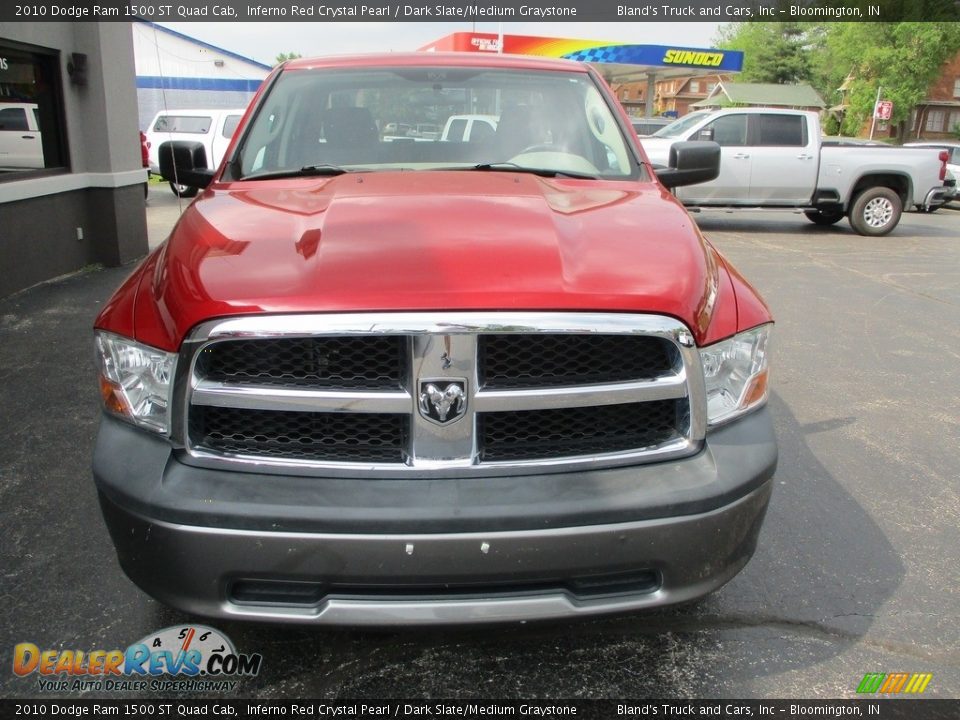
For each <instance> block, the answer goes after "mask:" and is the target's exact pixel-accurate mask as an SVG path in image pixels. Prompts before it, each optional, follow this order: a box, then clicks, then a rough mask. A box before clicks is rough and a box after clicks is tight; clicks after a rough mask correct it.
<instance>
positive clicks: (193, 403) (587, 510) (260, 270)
mask: <svg viewBox="0 0 960 720" xmlns="http://www.w3.org/2000/svg"><path fill="white" fill-rule="evenodd" d="M437 108H445V110H444V111H443V112H444V114H439V111H438V110H437ZM474 114H475V115H476V116H477V117H486V118H492V119H491V121H490V122H489V123H488V125H489V126H490V127H489V128H488V129H489V130H490V132H485V133H475V134H471V135H469V136H467V135H466V134H463V133H461V134H454V135H453V136H451V134H449V133H448V136H447V139H445V140H444V139H441V138H440V137H439V136H438V135H439V133H435V134H434V135H435V136H434V137H432V138H424V137H405V136H401V135H400V134H399V133H397V132H396V131H397V129H398V128H400V127H401V126H402V125H406V126H409V127H427V126H429V127H435V128H438V129H439V128H442V127H444V126H445V125H446V120H447V119H448V116H449V117H453V116H464V115H474ZM388 128H390V129H391V130H392V131H393V132H389V131H388V130H387V129H388ZM205 152H206V151H205V148H204V145H203V144H202V143H200V142H168V143H163V144H162V145H161V147H160V168H161V172H162V174H163V175H164V177H165V178H167V179H168V180H170V179H173V178H174V168H176V178H177V182H179V183H184V184H187V185H191V186H194V187H199V188H202V190H201V192H200V194H199V196H198V197H197V199H196V200H195V201H194V202H193V203H192V204H191V205H190V206H189V207H188V208H187V209H186V211H185V212H184V213H183V215H182V216H181V218H180V220H179V221H178V223H177V225H176V226H175V228H174V229H173V231H172V233H171V235H170V237H169V238H168V239H167V241H166V242H164V243H163V244H161V245H160V246H159V247H158V248H157V249H156V250H155V251H153V252H152V253H151V254H150V255H149V256H148V258H147V259H146V260H145V261H144V263H143V264H142V265H141V266H140V267H139V268H138V269H137V271H135V272H134V273H133V275H132V276H131V277H130V278H129V279H128V280H127V281H126V282H125V283H124V285H123V286H122V287H121V288H120V289H119V290H118V291H117V292H116V294H115V295H114V296H113V298H112V299H111V300H110V302H109V304H108V305H107V306H106V307H105V309H104V310H103V312H102V313H101V314H100V316H99V318H98V319H97V321H96V332H95V339H96V347H97V354H98V357H99V371H100V379H99V382H100V390H101V395H102V398H103V405H104V413H103V417H102V421H101V425H100V430H99V435H98V439H97V444H96V450H95V456H94V466H93V469H94V476H95V480H96V486H97V489H98V491H99V497H100V502H101V506H102V509H103V514H104V517H105V519H106V522H107V525H108V527H109V529H110V533H111V535H112V538H113V541H114V544H115V545H116V549H117V553H118V555H119V559H120V564H121V565H122V567H123V569H124V570H125V571H126V573H127V575H128V576H129V577H130V578H131V579H132V580H133V581H134V582H136V583H137V584H138V585H139V586H140V587H141V588H143V589H144V590H145V591H146V592H148V593H150V594H151V595H153V596H154V597H156V598H158V599H159V600H161V601H163V602H165V603H167V604H169V605H172V606H174V607H178V608H182V609H184V610H186V611H190V612H196V613H199V614H202V615H206V616H213V617H221V618H234V619H252V620H259V621H273V622H303V623H315V624H343V625H387V624H403V623H409V624H442V623H462V622H511V621H524V620H533V619H543V618H567V617H575V616H588V615H595V614H601V613H611V612H623V611H629V610H637V609H642V608H650V607H656V606H662V605H667V604H672V603H679V602H684V601H688V600H691V599H694V598H697V597H700V596H702V595H704V594H706V593H709V592H711V591H713V590H716V589H717V588H719V587H720V586H722V585H723V584H724V583H726V582H727V581H728V580H730V579H731V578H732V577H733V576H734V575H735V574H736V573H737V572H739V571H740V569H741V568H743V566H744V565H745V564H746V563H747V561H748V560H749V558H750V556H751V555H752V553H753V551H754V548H755V545H756V541H757V535H758V533H759V530H760V526H761V523H762V520H763V517H764V513H765V511H766V508H767V504H768V500H769V498H770V492H771V484H772V483H771V476H772V475H773V472H774V469H775V466H776V462H777V449H776V444H775V441H774V436H773V430H772V424H771V419H770V415H769V413H768V410H767V409H766V406H765V402H766V398H767V383H768V343H769V339H770V332H771V327H772V319H771V316H770V313H769V311H768V309H767V307H766V306H765V305H764V303H763V301H762V300H761V299H760V297H759V296H758V294H757V293H756V291H755V290H754V289H753V288H751V286H750V285H749V284H748V282H747V281H746V280H745V279H744V278H743V277H742V276H741V275H740V274H739V273H738V272H737V271H736V270H735V269H734V268H733V267H732V266H731V265H730V263H729V262H728V261H727V260H726V259H725V258H724V257H723V256H722V255H720V253H719V252H717V250H716V249H715V248H714V247H713V246H712V245H711V244H710V242H709V241H708V240H707V239H706V238H705V237H704V236H703V235H702V234H701V232H700V231H699V229H698V228H697V226H696V224H695V223H694V222H693V221H692V220H691V218H690V216H689V215H688V213H687V211H686V210H685V209H684V207H683V206H682V205H681V203H680V202H678V201H677V199H676V198H675V197H674V196H673V195H672V194H671V192H670V189H671V188H674V187H680V186H684V185H688V184H691V183H699V182H703V181H705V180H709V179H711V178H713V177H715V176H716V175H717V173H718V172H719V157H720V148H719V147H718V146H717V144H716V143H714V142H709V141H693V142H677V143H674V144H673V145H672V148H671V150H670V155H669V157H668V158H667V162H666V163H665V165H666V166H665V167H663V168H659V169H655V168H654V167H653V166H652V165H651V163H650V162H649V161H648V160H647V158H646V156H645V155H644V153H643V151H642V149H641V148H640V147H639V146H638V145H637V144H636V140H635V136H634V135H633V133H632V131H631V130H630V125H629V120H628V118H627V117H626V115H625V114H624V112H623V110H622V109H621V108H620V106H619V104H618V103H617V101H616V99H615V98H614V97H613V96H612V95H611V93H610V91H609V89H608V88H607V86H606V84H605V83H604V82H603V80H602V79H601V78H600V77H599V76H598V75H597V74H596V73H595V72H594V71H593V70H592V69H591V68H590V67H589V66H587V65H583V64H578V63H573V62H567V61H558V60H545V59H539V58H521V57H509V56H496V55H494V56H490V55H471V54H442V53H417V54H391V55H380V56H356V57H341V58H334V59H313V60H305V59H304V60H294V61H290V62H288V63H286V64H285V65H282V66H280V67H279V68H277V69H276V70H275V71H274V72H273V74H272V75H271V76H270V77H269V78H268V79H267V80H266V81H265V82H264V84H263V87H262V89H261V91H260V93H259V94H258V96H257V97H256V98H255V99H254V101H253V103H252V104H251V106H250V108H249V110H248V111H247V114H246V116H245V117H244V119H243V120H242V121H241V122H240V125H239V128H238V129H237V132H236V133H235V134H234V136H233V139H232V141H231V144H230V147H229V148H228V150H227V151H226V154H225V157H224V160H223V162H222V163H221V164H220V166H219V167H218V168H217V169H216V170H210V169H208V165H207V158H206V156H205Z"/></svg>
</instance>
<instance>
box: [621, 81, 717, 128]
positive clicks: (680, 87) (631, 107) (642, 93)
mask: <svg viewBox="0 0 960 720" xmlns="http://www.w3.org/2000/svg"><path fill="white" fill-rule="evenodd" d="M730 77H732V76H731V75H729V74H726V73H720V74H717V75H696V76H687V77H673V78H665V79H663V80H658V81H657V82H656V85H655V88H656V89H655V91H654V93H655V94H654V99H653V100H654V105H653V112H652V114H653V115H664V114H666V115H669V116H671V117H682V116H684V115H686V114H687V113H688V112H690V105H691V104H693V103H695V102H697V101H699V100H703V99H704V98H706V97H707V96H708V95H709V94H710V93H711V92H712V91H713V89H714V88H715V87H716V86H717V84H718V83H719V82H721V81H722V80H729V79H730ZM612 88H613V90H614V92H616V94H617V97H618V98H619V99H620V103H621V104H622V105H623V107H624V108H625V109H626V111H627V113H628V114H630V115H632V116H635V117H642V116H643V115H645V114H646V107H647V98H646V93H647V83H646V81H640V82H626V83H614V84H613V85H612Z"/></svg>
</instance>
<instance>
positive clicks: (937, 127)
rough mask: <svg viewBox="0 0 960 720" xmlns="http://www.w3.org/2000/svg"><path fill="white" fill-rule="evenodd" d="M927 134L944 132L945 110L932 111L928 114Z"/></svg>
mask: <svg viewBox="0 0 960 720" xmlns="http://www.w3.org/2000/svg"><path fill="white" fill-rule="evenodd" d="M926 130H927V132H943V110H931V111H930V112H929V113H928V114H927V127H926Z"/></svg>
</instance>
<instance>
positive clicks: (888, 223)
mask: <svg viewBox="0 0 960 720" xmlns="http://www.w3.org/2000/svg"><path fill="white" fill-rule="evenodd" d="M902 213H903V203H902V202H900V196H899V195H897V194H896V193H895V192H894V191H893V190H891V189H890V188H887V187H871V188H867V189H866V190H864V191H863V192H861V193H860V194H859V195H857V199H856V200H854V201H853V206H852V207H851V208H850V226H851V227H852V228H853V229H854V230H856V231H857V232H858V233H859V234H860V235H873V236H879V235H886V234H887V233H888V232H890V231H891V230H893V229H894V228H895V227H896V226H897V223H899V222H900V215H901V214H902Z"/></svg>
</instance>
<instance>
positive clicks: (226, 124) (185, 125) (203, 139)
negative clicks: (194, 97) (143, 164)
mask: <svg viewBox="0 0 960 720" xmlns="http://www.w3.org/2000/svg"><path fill="white" fill-rule="evenodd" d="M245 112H246V109H245V108H235V109H227V110H224V109H222V108H221V109H215V110H170V111H162V112H159V113H157V116H156V117H155V118H154V119H153V122H151V123H150V127H149V129H148V130H147V133H146V135H147V148H148V151H149V153H150V172H151V173H154V174H159V173H160V160H159V155H158V152H159V150H160V145H162V144H163V143H165V142H167V141H168V140H193V141H196V142H200V143H203V148H204V150H205V151H206V155H207V161H208V162H209V163H210V166H209V169H211V170H213V169H214V168H215V167H217V166H218V165H219V164H220V160H222V159H223V155H224V153H225V152H226V151H227V148H228V147H229V146H230V140H231V138H232V137H233V131H234V130H236V129H237V125H239V124H240V118H242V117H243V114H244V113H245ZM170 189H171V190H172V191H173V193H174V194H175V195H179V196H180V197H193V196H194V195H196V194H197V188H195V187H190V186H189V185H182V184H180V185H178V184H177V183H175V182H172V181H171V182H170Z"/></svg>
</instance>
